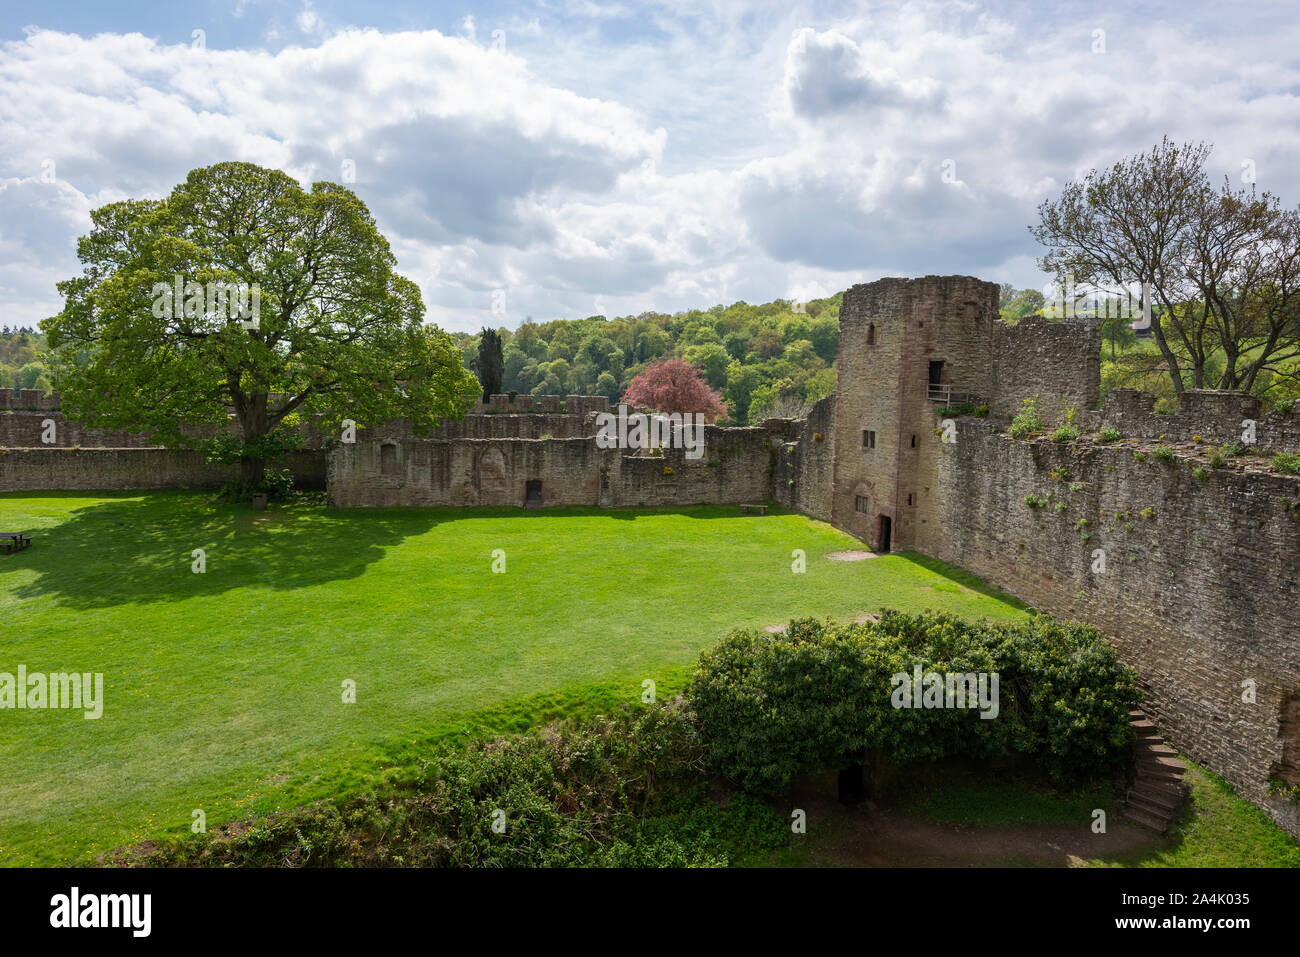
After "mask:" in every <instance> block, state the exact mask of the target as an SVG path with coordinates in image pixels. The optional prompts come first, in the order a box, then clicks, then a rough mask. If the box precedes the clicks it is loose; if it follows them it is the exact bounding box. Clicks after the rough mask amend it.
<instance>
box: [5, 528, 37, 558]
mask: <svg viewBox="0 0 1300 957" xmlns="http://www.w3.org/2000/svg"><path fill="white" fill-rule="evenodd" d="M31 543H32V540H31V538H30V537H28V536H27V535H24V534H23V533H22V532H0V545H3V546H4V549H5V554H6V555H8V554H10V553H11V552H21V551H22V550H23V549H24V548H26V547H27V546H28V545H30V544H31Z"/></svg>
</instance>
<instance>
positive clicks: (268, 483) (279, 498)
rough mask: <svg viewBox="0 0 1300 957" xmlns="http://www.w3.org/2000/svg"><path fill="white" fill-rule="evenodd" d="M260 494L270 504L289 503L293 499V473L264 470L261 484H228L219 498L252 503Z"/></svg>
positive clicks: (284, 470) (282, 470)
mask: <svg viewBox="0 0 1300 957" xmlns="http://www.w3.org/2000/svg"><path fill="white" fill-rule="evenodd" d="M259 493H260V494H264V495H265V496H266V499H267V501H269V502H284V501H288V500H289V499H290V498H292V497H293V473H292V472H291V471H289V470H288V469H264V470H263V472H262V480H261V481H260V482H240V481H238V480H235V481H233V482H227V483H226V484H225V485H224V486H223V487H222V489H221V493H220V495H219V496H218V498H220V499H221V500H222V501H225V502H251V501H252V500H253V496H254V495H255V494H259Z"/></svg>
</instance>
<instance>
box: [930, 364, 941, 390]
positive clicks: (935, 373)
mask: <svg viewBox="0 0 1300 957" xmlns="http://www.w3.org/2000/svg"><path fill="white" fill-rule="evenodd" d="M942 379H943V360H942V359H933V360H931V362H930V385H938V384H939V382H940V380H942Z"/></svg>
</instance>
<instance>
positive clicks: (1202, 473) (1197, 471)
mask: <svg viewBox="0 0 1300 957" xmlns="http://www.w3.org/2000/svg"><path fill="white" fill-rule="evenodd" d="M1192 474H1193V475H1195V476H1196V477H1197V478H1198V479H1200V480H1201V481H1202V482H1204V481H1205V480H1206V479H1207V478H1209V477H1210V472H1209V470H1208V469H1205V468H1202V467H1201V466H1199V465H1198V466H1196V467H1195V468H1194V469H1192Z"/></svg>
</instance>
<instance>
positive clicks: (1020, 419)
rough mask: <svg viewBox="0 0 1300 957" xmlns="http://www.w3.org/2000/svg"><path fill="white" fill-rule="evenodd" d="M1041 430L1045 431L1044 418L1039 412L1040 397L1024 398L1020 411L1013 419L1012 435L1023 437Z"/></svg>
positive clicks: (1018, 437)
mask: <svg viewBox="0 0 1300 957" xmlns="http://www.w3.org/2000/svg"><path fill="white" fill-rule="evenodd" d="M1041 431H1043V420H1042V417H1041V416H1040V415H1039V414H1038V397H1037V396H1033V397H1032V398H1028V399H1022V400H1021V402H1020V411H1019V412H1017V413H1016V415H1015V417H1014V418H1013V419H1012V420H1011V435H1012V437H1014V438H1017V439H1022V438H1025V437H1026V436H1030V435H1033V434H1034V433H1035V432H1041Z"/></svg>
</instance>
